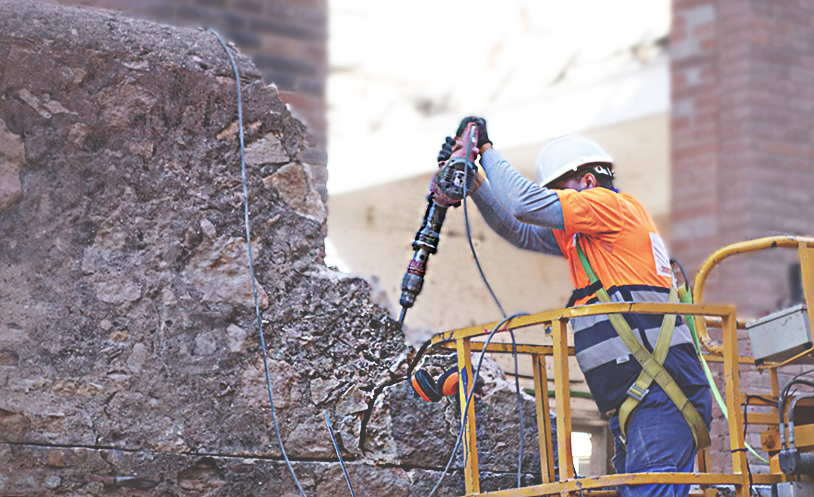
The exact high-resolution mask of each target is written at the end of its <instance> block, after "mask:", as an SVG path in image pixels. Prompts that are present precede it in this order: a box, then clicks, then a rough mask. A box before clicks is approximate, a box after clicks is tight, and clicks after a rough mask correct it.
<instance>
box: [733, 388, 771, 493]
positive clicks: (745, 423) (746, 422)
mask: <svg viewBox="0 0 814 497" xmlns="http://www.w3.org/2000/svg"><path fill="white" fill-rule="evenodd" d="M752 399H760V400H762V401H764V402H768V403H769V404H774V405H777V402H775V401H773V400H771V399H767V398H766V397H761V396H760V395H751V394H747V395H746V401H745V402H744V403H743V442H744V443H746V429H747V427H748V426H749V414H748V413H747V410H748V409H749V401H750V400H752ZM736 450H740V449H736ZM743 450H744V451H746V449H743ZM746 472H747V473H748V474H749V486H750V487H751V486H752V484H753V480H752V468H751V466H750V465H749V459H748V458H747V459H746Z"/></svg>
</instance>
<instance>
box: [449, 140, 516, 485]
mask: <svg viewBox="0 0 814 497" xmlns="http://www.w3.org/2000/svg"><path fill="white" fill-rule="evenodd" d="M467 153H468V151H467ZM469 172H470V171H469V168H468V167H467V168H465V169H464V182H463V195H464V199H463V201H464V222H465V223H466V239H467V240H468V241H469V249H470V250H471V251H472V257H473V258H474V259H475V264H476V265H477V266H478V271H479V272H480V276H481V278H482V279H483V283H484V284H486V288H488V289H489V293H490V294H492V298H493V299H494V300H495V304H497V307H498V309H500V313H501V314H502V315H503V317H504V318H505V317H506V311H505V310H504V309H503V306H502V305H500V301H499V300H498V298H497V295H495V292H494V291H493V290H492V285H490V284H489V280H487V279H486V274H484V272H483V268H482V267H481V265H480V260H479V259H478V254H477V253H476V252H475V245H474V243H472V232H471V230H470V228H469V209H468V207H467V206H468V204H467V201H466V199H467V197H468V196H469V195H468V192H467V191H466V185H467V176H468V175H469ZM509 333H510V334H511V336H512V358H513V359H514V373H515V375H514V384H515V389H516V390H517V412H518V413H519V417H520V448H519V451H518V452H519V454H518V456H517V488H520V487H521V474H522V468H523V438H524V437H525V433H524V427H523V398H522V394H521V393H520V378H519V376H517V373H518V371H517V369H518V367H517V343H516V342H515V340H514V332H513V331H511V330H509Z"/></svg>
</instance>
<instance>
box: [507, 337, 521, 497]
mask: <svg viewBox="0 0 814 497" xmlns="http://www.w3.org/2000/svg"><path fill="white" fill-rule="evenodd" d="M509 335H510V336H511V337H512V355H513V356H514V387H515V389H516V390H517V392H516V394H517V410H518V412H519V413H520V450H519V451H518V455H517V488H520V487H521V486H522V485H521V474H522V472H521V469H522V468H523V407H522V405H523V404H522V402H523V398H522V397H521V396H520V374H519V371H518V370H517V342H515V340H514V331H512V330H509Z"/></svg>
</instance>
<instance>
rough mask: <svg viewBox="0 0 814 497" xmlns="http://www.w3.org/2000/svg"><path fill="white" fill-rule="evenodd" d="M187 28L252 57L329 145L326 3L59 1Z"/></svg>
mask: <svg viewBox="0 0 814 497" xmlns="http://www.w3.org/2000/svg"><path fill="white" fill-rule="evenodd" d="M51 3H59V4H62V5H72V6H73V5H83V6H89V7H94V8H103V9H109V10H116V11H120V12H122V13H124V14H126V15H128V16H132V17H137V18H144V19H150V20H154V21H158V22H162V23H166V24H173V25H177V26H186V27H201V26H204V27H208V28H211V29H214V30H216V31H218V33H219V34H220V35H221V36H223V37H224V38H225V39H226V40H227V41H232V42H234V43H235V45H236V46H237V47H238V48H239V49H240V51H241V52H243V53H245V54H247V55H249V56H250V57H251V58H252V61H253V62H254V64H255V66H257V68H258V69H259V70H260V71H261V72H262V73H263V79H264V80H265V81H266V82H267V83H274V84H275V85H276V86H277V88H278V90H279V94H280V97H281V98H282V99H283V101H284V102H285V103H287V104H289V106H290V107H291V109H292V112H293V113H294V115H295V117H297V118H299V119H300V120H301V121H303V122H304V123H305V124H306V125H307V126H308V129H309V130H310V131H311V133H312V135H313V138H314V140H315V142H316V144H317V145H319V146H321V147H323V148H324V147H325V146H326V143H327V120H326V116H325V78H326V75H327V67H328V49H327V37H328V35H327V31H328V4H327V0H154V1H139V2H133V1H131V0H59V1H58V2H51Z"/></svg>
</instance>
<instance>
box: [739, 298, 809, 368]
mask: <svg viewBox="0 0 814 497" xmlns="http://www.w3.org/2000/svg"><path fill="white" fill-rule="evenodd" d="M746 330H747V331H748V332H749V340H750V341H751V342H752V356H753V357H754V358H755V364H757V365H761V364H763V363H764V362H783V361H785V360H786V359H789V358H791V357H794V356H795V355H797V354H799V353H801V352H803V351H805V350H806V349H809V348H811V343H812V342H811V328H810V325H809V322H808V310H807V309H806V306H805V305H804V304H799V305H796V306H794V307H789V308H788V309H783V310H782V311H778V312H775V313H773V314H769V315H768V316H765V317H763V318H760V319H758V320H755V321H752V322H751V323H746ZM799 362H802V363H806V364H812V363H814V358H812V357H811V356H810V355H809V356H808V357H806V358H803V359H802V360H800V361H799Z"/></svg>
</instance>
